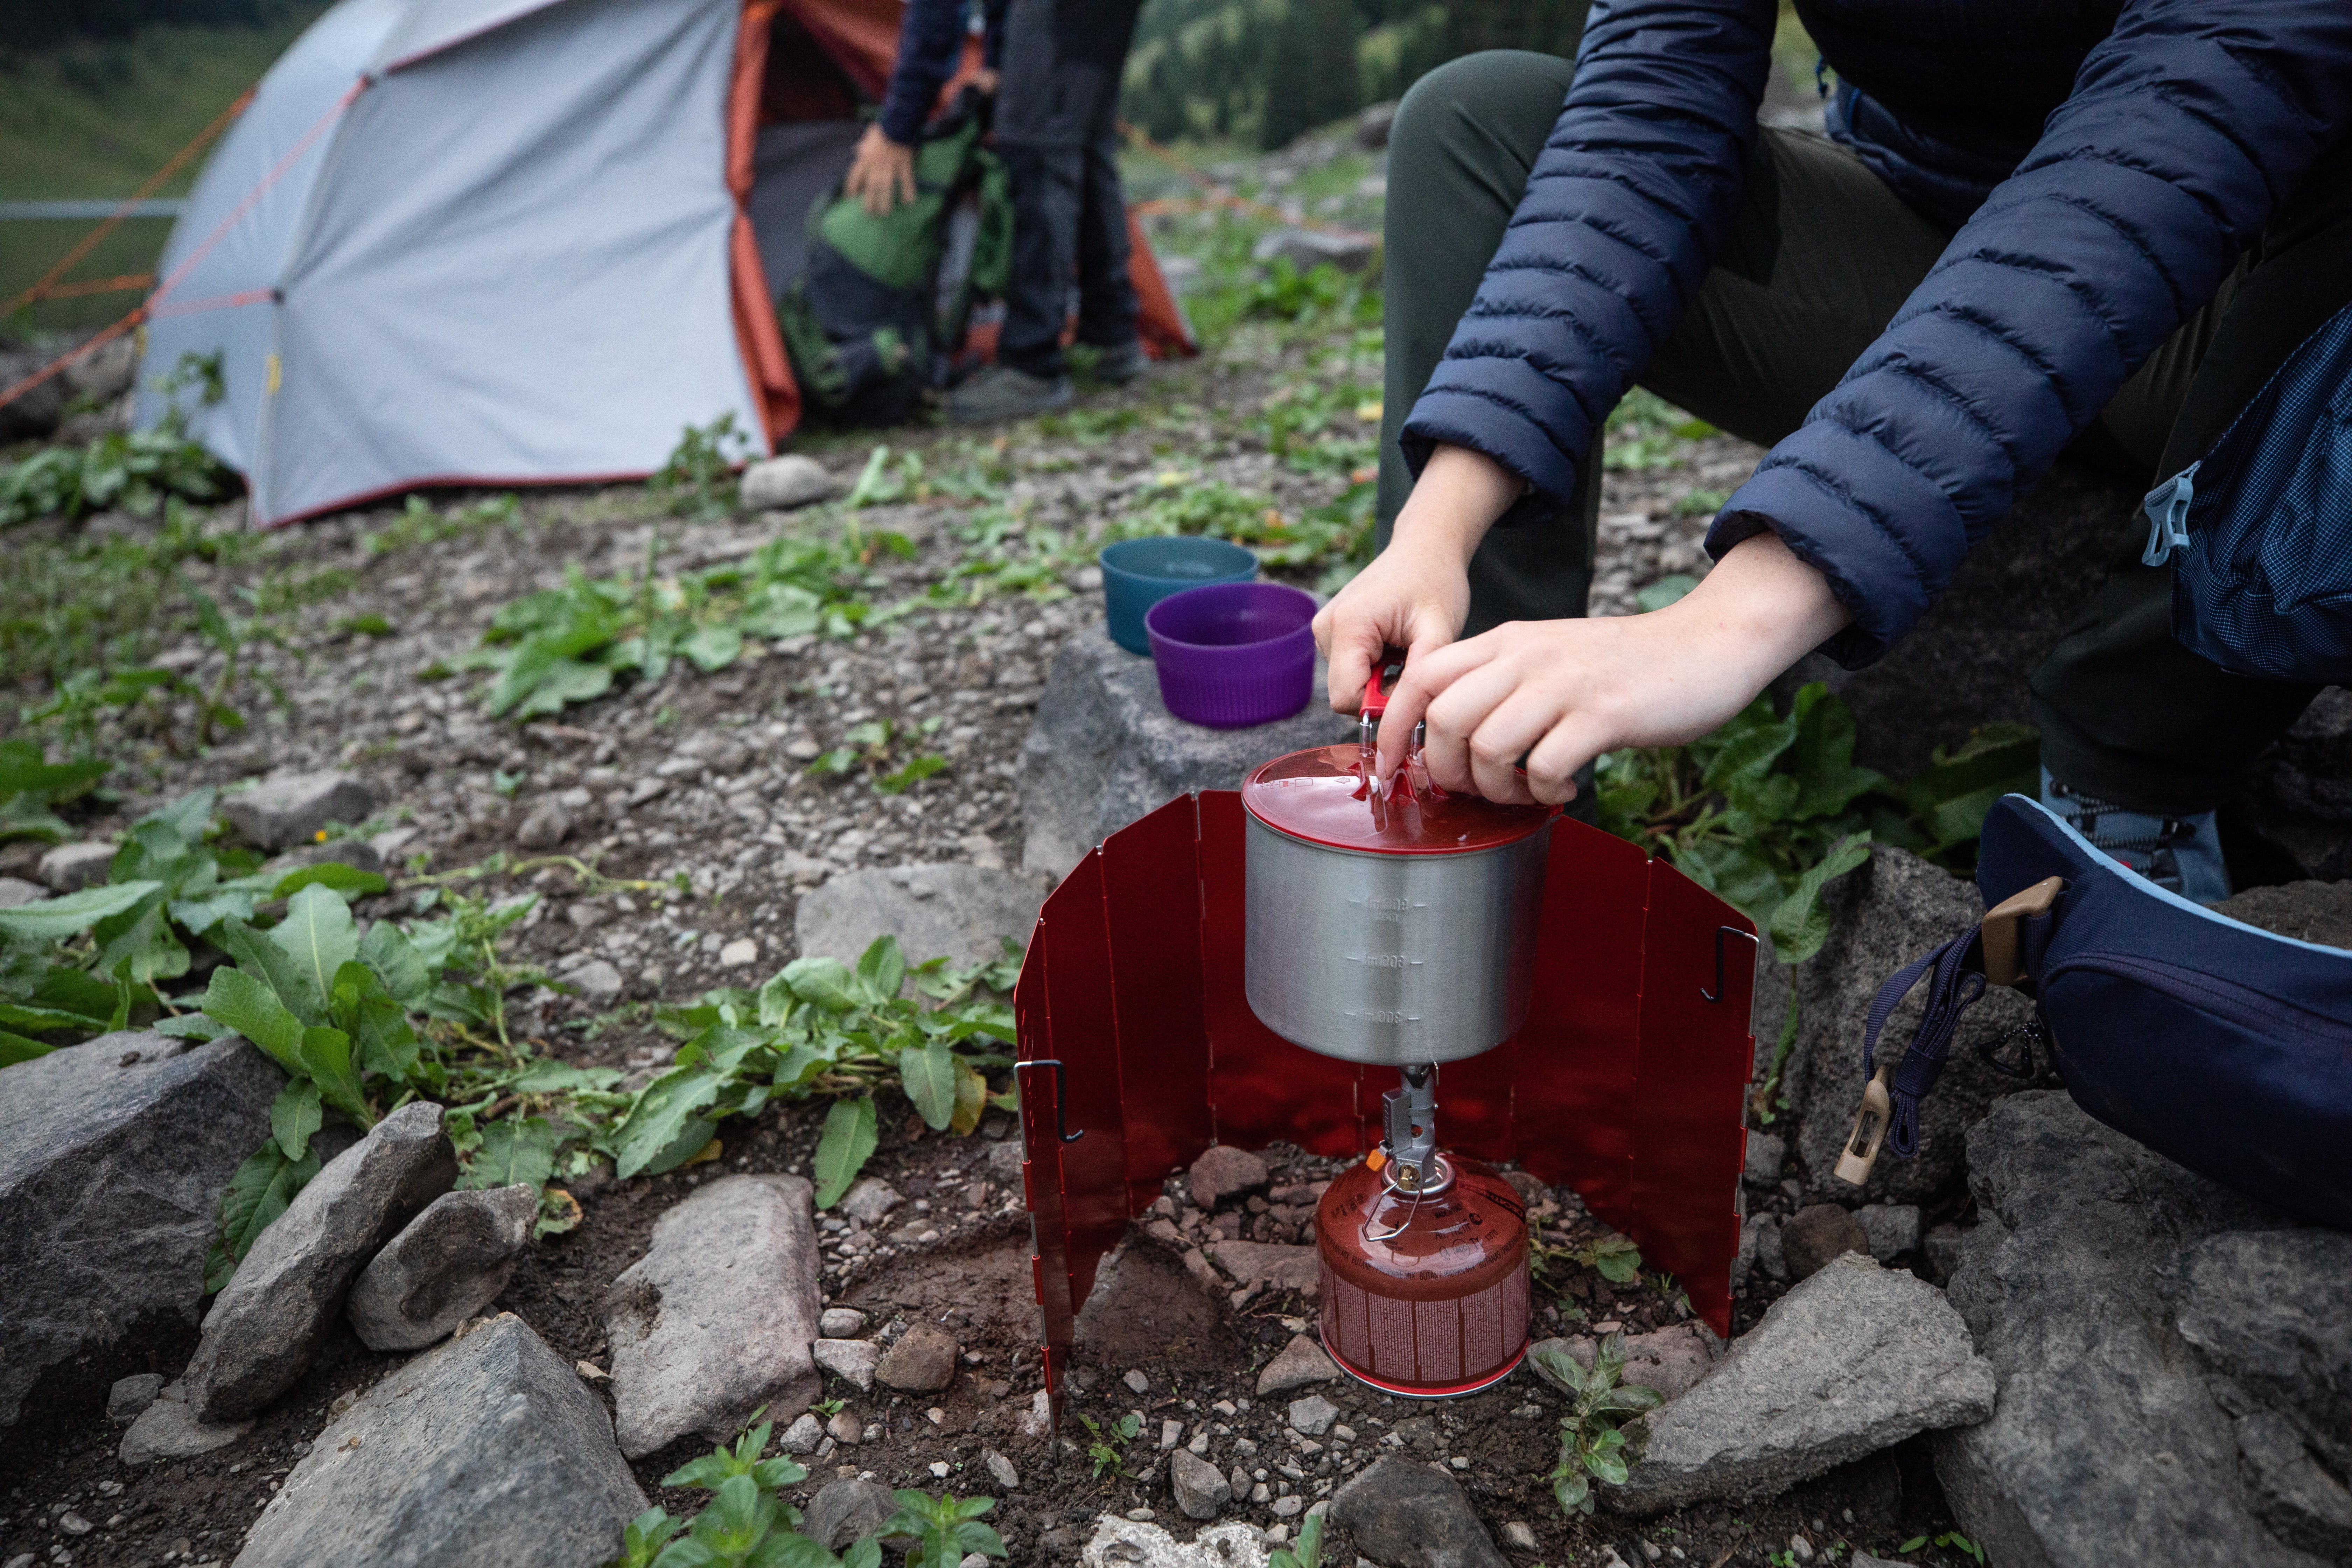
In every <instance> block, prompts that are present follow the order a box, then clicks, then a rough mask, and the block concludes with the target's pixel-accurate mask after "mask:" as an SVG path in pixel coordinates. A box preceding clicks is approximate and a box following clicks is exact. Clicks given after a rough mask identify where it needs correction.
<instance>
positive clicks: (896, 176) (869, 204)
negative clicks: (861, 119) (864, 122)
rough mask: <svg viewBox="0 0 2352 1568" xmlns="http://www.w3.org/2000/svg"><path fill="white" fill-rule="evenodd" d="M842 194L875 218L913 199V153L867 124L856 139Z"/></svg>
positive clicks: (909, 148) (874, 126)
mask: <svg viewBox="0 0 2352 1568" xmlns="http://www.w3.org/2000/svg"><path fill="white" fill-rule="evenodd" d="M841 190H842V194H843V195H850V196H856V198H857V199H858V200H859V201H860V202H862V203H864V204H865V206H866V211H867V212H869V213H872V214H873V215H874V216H877V217H879V216H882V215H883V214H884V213H887V212H888V211H889V210H890V209H891V208H892V207H894V206H897V205H898V204H899V203H900V202H911V201H913V200H914V199H915V150H914V149H913V148H912V147H902V146H900V145H899V144H898V142H893V141H891V140H890V138H888V137H887V136H885V135H883V134H882V127H881V126H879V125H869V126H867V127H866V134H865V135H863V136H861V137H859V138H858V139H857V154H856V158H855V159H854V160H853V161H852V162H851V163H850V165H849V173H848V174H847V175H846V176H845V177H844V179H843V180H842V182H841Z"/></svg>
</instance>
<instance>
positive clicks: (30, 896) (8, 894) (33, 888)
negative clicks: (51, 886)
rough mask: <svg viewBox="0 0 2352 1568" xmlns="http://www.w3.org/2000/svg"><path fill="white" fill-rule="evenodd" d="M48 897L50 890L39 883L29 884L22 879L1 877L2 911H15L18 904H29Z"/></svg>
mask: <svg viewBox="0 0 2352 1568" xmlns="http://www.w3.org/2000/svg"><path fill="white" fill-rule="evenodd" d="M48 896H49V890H48V889H47V888H44V887H43V886H41V885H40V884H39V883H38V882H27V881H26V880H25V879H23V878H22V877H0V910H13V909H15V908H16V906H17V905H18V904H29V903H32V902H34V901H35V900H39V899H46V898H47V897H48Z"/></svg>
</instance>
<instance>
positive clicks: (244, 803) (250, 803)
mask: <svg viewBox="0 0 2352 1568" xmlns="http://www.w3.org/2000/svg"><path fill="white" fill-rule="evenodd" d="M375 805H376V795H375V791H373V789H371V788H369V787H368V785H367V784H365V783H363V782H362V780H360V779H358V778H357V777H354V776H353V775H352V774H350V773H292V774H289V775H286V776H284V777H280V778H274V779H266V780H264V781H263V782H262V783H260V784H256V785H254V786H253V787H252V788H251V789H249V790H246V791H244V792H242V793H241V794H237V795H225V796H223V797H222V799H221V803H220V812H221V815H222V816H225V817H226V818H228V821H229V826H232V827H234V828H236V830H237V832H238V834H239V835H241V836H242V837H244V839H245V841H246V842H247V843H248V844H251V845H254V846H255V847H258V848H262V849H283V848H285V847H288V846H289V845H293V844H300V843H303V842H305V841H306V840H310V839H313V838H315V837H317V836H318V833H319V831H320V829H321V828H324V827H326V826H329V825H330V824H331V823H342V824H345V825H346V826H350V825H353V824H357V823H360V822H362V821H365V820H366V818H367V815H368V813H370V812H372V811H373V810H374V809H375Z"/></svg>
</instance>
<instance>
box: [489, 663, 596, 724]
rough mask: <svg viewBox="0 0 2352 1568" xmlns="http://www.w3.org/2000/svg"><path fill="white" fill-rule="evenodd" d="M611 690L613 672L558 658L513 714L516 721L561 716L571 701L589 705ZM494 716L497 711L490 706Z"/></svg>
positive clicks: (543, 672) (593, 665) (544, 672)
mask: <svg viewBox="0 0 2352 1568" xmlns="http://www.w3.org/2000/svg"><path fill="white" fill-rule="evenodd" d="M611 689H613V671H612V669H611V668H610V667H608V666H605V665H602V664H588V663H584V662H583V661H582V660H579V659H572V658H560V659H557V660H555V661H554V662H553V663H551V664H550V665H549V666H548V667H547V668H546V669H545V670H543V671H542V672H541V675H540V677H539V679H538V681H537V683H536V684H535V685H533V687H532V688H531V691H530V696H529V697H528V698H527V699H525V700H524V701H523V703H522V705H521V706H520V707H519V708H517V709H516V710H515V711H514V716H515V719H516V720H517V721H522V720H525V719H533V718H537V717H538V716H539V715H541V714H542V713H561V712H562V711H563V710H564V709H565V708H566V707H568V706H570V705H571V704H572V703H574V702H593V701H594V700H596V699H597V698H599V697H602V696H604V693H606V692H607V691H610V690H611ZM491 711H492V712H493V713H496V712H498V711H499V709H498V708H497V707H495V706H493V707H492V709H491Z"/></svg>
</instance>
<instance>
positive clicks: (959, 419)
mask: <svg viewBox="0 0 2352 1568" xmlns="http://www.w3.org/2000/svg"><path fill="white" fill-rule="evenodd" d="M1074 395H1075V394H1073V393H1072V392H1071V390H1070V378H1069V377H1068V376H1066V375H1057V376H1054V377H1052V378H1051V379H1050V380H1049V379H1048V378H1046V377H1045V376H1042V375H1031V374H1028V373H1027V372H1025V371H1018V370H1014V369H1013V367H1012V366H1011V365H1009V364H992V365H990V366H989V367H988V368H987V369H986V370H983V371H982V372H981V373H980V374H978V375H975V376H973V377H972V378H971V380H970V381H967V382H965V383H964V384H962V385H961V386H959V387H957V388H956V389H955V391H954V392H953V393H952V394H950V395H949V397H948V417H949V418H950V419H952V420H954V421H955V422H956V423H958V424H959V425H981V424H986V423H988V422H989V421H991V420H996V419H1026V418H1028V417H1029V416H1031V415H1032V414H1045V413H1050V412H1051V411H1052V410H1054V409H1056V408H1063V407H1066V406H1067V405H1069V401H1070V399H1071V397H1072V396H1074Z"/></svg>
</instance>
